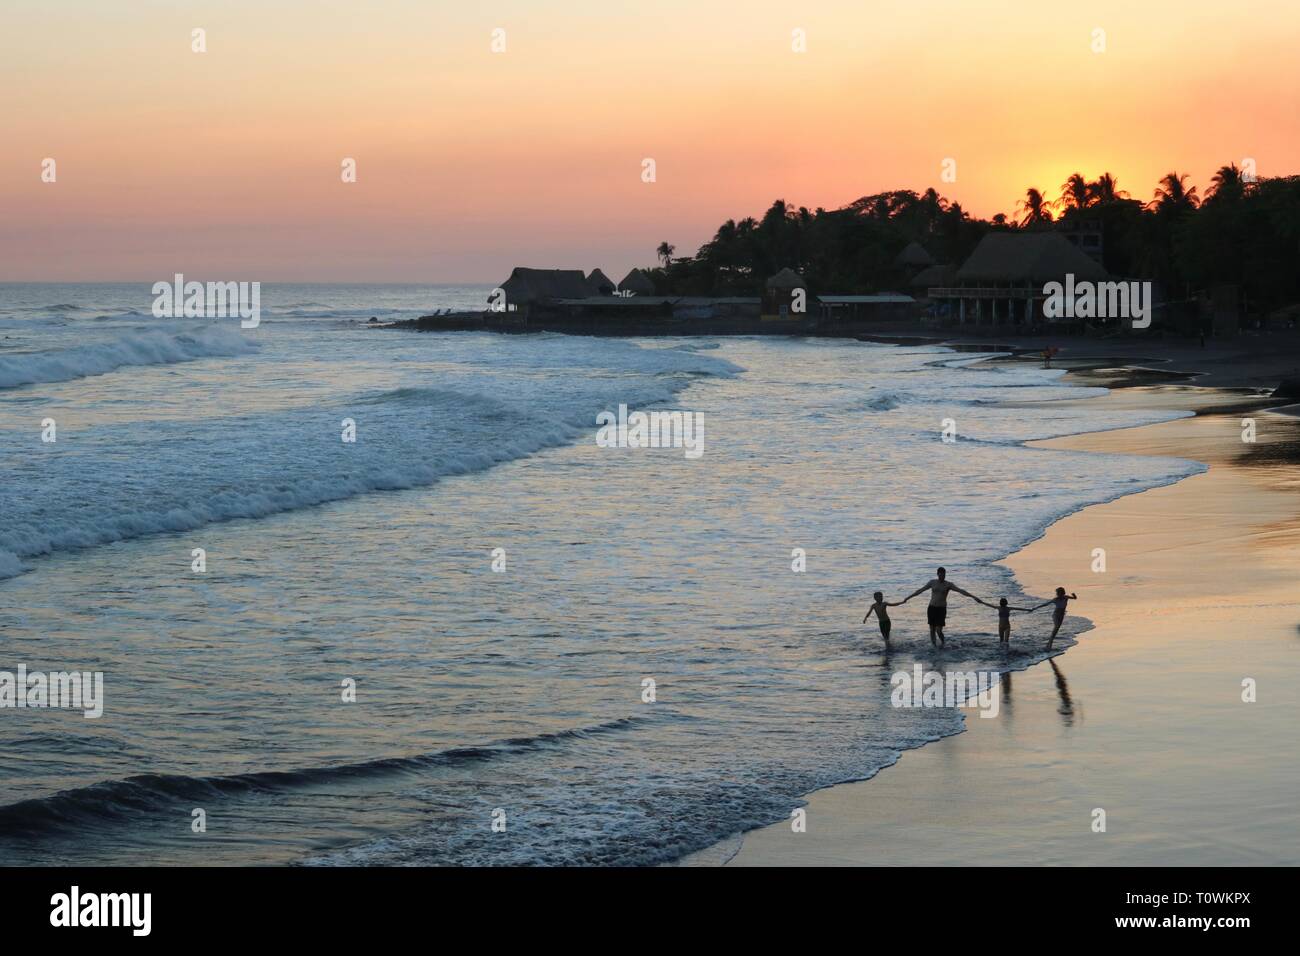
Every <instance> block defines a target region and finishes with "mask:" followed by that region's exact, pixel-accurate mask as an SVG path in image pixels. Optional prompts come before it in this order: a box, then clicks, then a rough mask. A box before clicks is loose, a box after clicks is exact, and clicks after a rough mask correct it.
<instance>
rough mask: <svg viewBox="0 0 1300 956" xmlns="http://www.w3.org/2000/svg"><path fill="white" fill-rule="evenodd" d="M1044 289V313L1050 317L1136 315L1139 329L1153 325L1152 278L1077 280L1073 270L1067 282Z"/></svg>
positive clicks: (1119, 316) (1047, 285) (1122, 317)
mask: <svg viewBox="0 0 1300 956" xmlns="http://www.w3.org/2000/svg"><path fill="white" fill-rule="evenodd" d="M1043 293H1044V294H1045V295H1046V296H1047V300H1046V301H1045V302H1044V303H1043V315H1044V316H1045V317H1046V318H1049V319H1132V320H1133V328H1135V329H1145V328H1148V327H1150V325H1151V300H1152V296H1151V283H1150V282H1091V281H1089V280H1087V279H1085V280H1083V281H1082V282H1075V280H1074V273H1073V272H1071V273H1068V274H1067V275H1066V277H1065V282H1064V284H1062V283H1060V282H1049V283H1047V284H1046V285H1045V286H1043Z"/></svg>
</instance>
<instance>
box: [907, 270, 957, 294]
mask: <svg viewBox="0 0 1300 956" xmlns="http://www.w3.org/2000/svg"><path fill="white" fill-rule="evenodd" d="M956 282H957V267H956V266H951V265H939V266H930V268H928V269H922V270H921V271H920V272H918V273H917V274H916V275H914V276H912V281H911V282H910V283H908V284H909V285H910V286H911V287H912V288H913V289H935V288H940V287H942V286H949V285H955V284H956Z"/></svg>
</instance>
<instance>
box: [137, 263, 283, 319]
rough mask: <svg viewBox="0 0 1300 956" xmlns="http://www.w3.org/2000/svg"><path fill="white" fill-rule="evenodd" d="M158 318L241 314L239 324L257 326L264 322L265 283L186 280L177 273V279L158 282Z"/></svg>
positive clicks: (155, 312) (155, 286)
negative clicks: (263, 290) (263, 293)
mask: <svg viewBox="0 0 1300 956" xmlns="http://www.w3.org/2000/svg"><path fill="white" fill-rule="evenodd" d="M151 291H152V292H153V294H154V300H153V316H154V318H155V319H180V318H185V319H202V318H209V319H221V318H235V317H238V318H239V320H240V322H239V327H240V328H243V329H255V328H257V326H258V325H259V324H260V323H261V321H262V283H260V282H209V283H207V284H206V285H204V284H203V283H202V282H186V281H185V276H184V275H182V274H181V273H179V272H178V273H176V277H175V281H174V282H155V283H154V284H153V289H152V290H151Z"/></svg>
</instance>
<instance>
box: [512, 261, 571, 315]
mask: <svg viewBox="0 0 1300 956" xmlns="http://www.w3.org/2000/svg"><path fill="white" fill-rule="evenodd" d="M500 288H501V289H502V290H503V291H504V292H505V306H506V311H507V312H527V311H529V310H530V309H531V308H532V307H533V306H535V305H537V304H538V303H541V302H543V301H546V300H553V299H583V298H586V297H587V296H589V295H591V294H592V292H591V286H590V285H588V283H587V277H586V276H584V275H583V274H582V270H581V269H528V268H525V267H523V266H516V267H515V268H514V269H511V270H510V278H508V279H506V281H505V282H503V283H501V286H500Z"/></svg>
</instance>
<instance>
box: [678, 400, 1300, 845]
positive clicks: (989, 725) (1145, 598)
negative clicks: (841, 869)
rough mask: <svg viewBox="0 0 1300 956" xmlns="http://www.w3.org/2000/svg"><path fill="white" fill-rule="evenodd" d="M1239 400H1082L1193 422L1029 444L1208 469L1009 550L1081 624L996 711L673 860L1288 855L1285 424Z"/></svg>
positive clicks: (1291, 840)
mask: <svg viewBox="0 0 1300 956" xmlns="http://www.w3.org/2000/svg"><path fill="white" fill-rule="evenodd" d="M1241 398H1242V396H1241V395H1240V394H1239V393H1234V392H1220V391H1216V390H1211V389H1204V388H1185V387H1177V386H1159V387H1141V388H1127V389H1117V390H1115V391H1112V392H1111V393H1110V394H1109V395H1107V396H1104V397H1102V398H1097V399H1087V400H1088V401H1103V402H1111V403H1117V404H1128V405H1133V404H1152V403H1154V404H1156V405H1158V406H1160V407H1177V408H1184V409H1191V410H1196V411H1198V412H1199V414H1198V416H1197V417H1193V418H1185V419H1180V420H1177V421H1172V422H1166V423H1163V424H1159V425H1152V426H1144V427H1142V428H1136V429H1125V430H1121V431H1112V432H1104V433H1097V434H1090V435H1084V436H1076V437H1071V438H1066V439H1055V440H1052V441H1050V442H1044V443H1042V444H1044V445H1046V446H1048V447H1059V448H1070V449H1089V450H1094V451H1098V452H1108V453H1121V454H1143V455H1173V456H1177V457H1185V458H1193V459H1196V460H1198V461H1202V462H1205V463H1207V464H1208V465H1209V466H1210V468H1209V471H1207V472H1206V473H1204V474H1201V475H1196V476H1194V477H1191V478H1188V479H1185V480H1183V481H1181V482H1179V483H1177V484H1175V485H1171V486H1167V487H1164V488H1157V489H1153V490H1150V491H1146V492H1143V493H1140V494H1136V495H1130V496H1128V497H1125V498H1121V499H1119V500H1117V501H1114V502H1110V503H1107V504H1102V505H1097V506H1094V507H1090V508H1086V509H1084V510H1082V511H1080V512H1076V513H1074V514H1072V515H1070V516H1068V517H1066V518H1063V519H1062V520H1060V521H1058V522H1057V523H1056V524H1054V525H1053V526H1052V527H1051V528H1050V529H1049V530H1048V531H1047V533H1046V534H1045V535H1044V536H1043V537H1042V538H1040V539H1038V540H1037V541H1035V542H1033V543H1031V544H1030V545H1028V546H1027V547H1025V548H1024V549H1022V550H1021V551H1019V552H1018V553H1016V554H1014V555H1012V556H1011V557H1009V558H1008V559H1006V561H1005V562H1004V563H1005V564H1007V565H1008V566H1009V567H1010V568H1011V569H1012V570H1013V571H1014V572H1015V574H1016V577H1017V578H1018V580H1019V581H1020V583H1021V584H1022V586H1023V587H1024V589H1025V590H1026V592H1027V593H1029V594H1031V595H1041V596H1042V599H1044V600H1045V599H1046V598H1047V597H1048V596H1050V594H1051V593H1052V591H1053V589H1054V588H1055V587H1056V586H1057V585H1058V584H1059V585H1063V586H1064V587H1066V588H1067V589H1068V590H1071V591H1075V592H1077V593H1078V595H1079V601H1078V604H1077V613H1079V614H1080V615H1083V616H1086V617H1088V618H1089V619H1091V620H1092V621H1093V623H1094V625H1095V629H1094V630H1092V631H1089V632H1087V633H1085V634H1084V635H1082V637H1081V639H1080V643H1079V644H1078V646H1076V647H1074V648H1072V649H1070V651H1069V652H1068V653H1066V654H1064V655H1061V656H1058V657H1056V658H1053V659H1052V660H1049V661H1046V662H1044V663H1042V664H1039V665H1036V666H1034V667H1032V668H1030V669H1028V670H1026V671H1023V672H1019V673H1016V674H1013V675H1011V676H1010V677H1004V679H1003V682H1002V688H1001V694H1002V701H1001V705H1002V706H1001V712H1000V714H999V716H997V717H996V718H993V719H983V718H980V717H978V716H977V715H976V713H975V712H971V711H968V712H967V717H966V732H964V733H961V734H958V735H956V736H953V737H948V738H945V739H943V740H940V741H937V742H935V743H932V744H929V745H927V746H925V747H923V748H921V749H919V750H912V751H907V752H906V753H904V754H903V755H902V757H901V758H900V760H899V761H898V762H897V763H896V764H895V765H893V766H892V767H888V768H886V769H884V770H882V771H881V772H880V773H879V774H877V776H876V777H875V778H873V779H871V780H868V781H863V782H859V783H852V784H845V785H841V786H837V787H832V788H829V789H827V790H823V791H819V792H817V793H815V794H812V795H811V796H810V797H809V798H808V806H807V832H804V833H793V832H792V830H791V826H790V824H789V823H788V822H786V823H781V824H776V825H774V826H771V827H766V828H763V829H760V830H756V831H753V832H751V833H748V834H746V835H744V837H743V839H736V840H733V841H730V842H729V843H726V844H722V845H719V846H717V847H715V848H713V849H711V850H709V851H705V852H704V853H702V854H699V855H697V856H696V857H693V858H691V859H690V860H688V861H686V862H687V863H688V864H697V865H709V864H716V863H723V862H725V863H727V864H728V865H742V866H743V865H760V866H763V865H837V864H843V865H945V864H975V865H1019V864H1029V865H1034V864H1058V865H1069V864H1075V865H1096V864H1112V865H1132V866H1139V865H1161V864H1163V865H1198V866H1199V865H1239V864H1292V865H1294V864H1297V863H1300V801H1297V800H1296V799H1295V795H1296V793H1297V791H1298V790H1300V760H1298V759H1297V747H1296V744H1295V741H1294V734H1295V728H1296V726H1297V718H1300V496H1298V495H1297V491H1298V490H1300V464H1297V461H1300V451H1298V450H1300V420H1298V419H1296V418H1295V417H1293V416H1290V415H1286V414H1279V413H1276V412H1267V411H1251V412H1242V411H1240V410H1239V406H1240V404H1241ZM1216 409H1217V410H1219V411H1218V412H1217V413H1216ZM1224 409H1232V410H1233V413H1232V414H1224V413H1223V410H1224ZM1243 415H1249V416H1250V417H1253V418H1254V420H1255V424H1256V439H1257V440H1256V442H1255V443H1253V444H1251V443H1246V442H1243V441H1242V424H1241V420H1242V417H1243ZM1094 548H1104V549H1105V551H1106V570H1105V572H1104V573H1094V572H1093V570H1092V563H1093V549H1094ZM1072 607H1073V606H1072ZM1049 632H1050V618H1049V616H1048V612H1047V611H1040V612H1038V613H1037V614H1034V615H1016V616H1015V617H1014V618H1013V637H1012V640H1013V641H1014V642H1018V643H1019V642H1029V641H1042V640H1044V639H1045V637H1046V634H1047V633H1049ZM989 640H990V641H994V640H996V637H995V635H993V634H992V633H990V636H989ZM1247 678H1251V679H1254V680H1255V681H1256V682H1257V694H1258V699H1257V701H1256V702H1255V703H1246V702H1243V700H1242V690H1243V688H1242V682H1243V680H1244V679H1247ZM810 745H815V742H810ZM1097 808H1101V809H1104V810H1105V812H1106V832H1104V833H1098V832H1093V829H1092V823H1093V819H1094V810H1095V809H1097Z"/></svg>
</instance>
